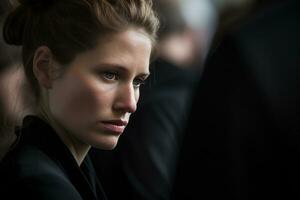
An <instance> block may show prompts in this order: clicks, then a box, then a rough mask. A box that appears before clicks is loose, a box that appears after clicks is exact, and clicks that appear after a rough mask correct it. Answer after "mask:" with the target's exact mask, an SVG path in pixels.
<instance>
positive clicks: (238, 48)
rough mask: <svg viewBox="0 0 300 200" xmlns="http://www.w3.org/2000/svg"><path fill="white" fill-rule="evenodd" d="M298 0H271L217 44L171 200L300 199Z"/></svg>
mask: <svg viewBox="0 0 300 200" xmlns="http://www.w3.org/2000/svg"><path fill="white" fill-rule="evenodd" d="M299 9H300V2H299V1H297V0H287V1H279V0H273V1H270V2H269V3H268V4H264V6H263V7H261V8H259V9H258V10H257V12H255V13H252V15H251V16H249V17H248V18H247V20H245V21H243V22H241V23H240V24H239V26H235V27H233V29H231V30H230V31H229V30H227V31H228V32H227V33H226V34H224V37H223V38H222V41H221V42H220V43H219V45H218V46H217V47H216V49H212V51H211V54H210V56H209V59H208V61H207V62H206V66H205V70H204V72H203V74H202V77H201V80H200V82H199V84H198V89H197V92H196V96H195V98H194V100H193V105H192V109H191V110H192V112H191V116H190V118H189V122H188V129H187V130H186V134H185V138H184V141H183V147H182V152H181V153H180V154H181V155H180V158H179V160H180V161H179V167H178V171H177V176H176V181H175V182H176V186H175V190H174V191H175V192H174V195H173V197H174V198H173V199H191V200H193V199H197V200H198V199H208V200H209V199H232V200H248V199H249V200H252V199H283V200H285V199H298V198H300V193H299V186H300V184H299V179H300V173H299V167H300V166H299V162H298V159H297V158H298V156H299V153H300V149H299V143H300V137H299V130H300V127H299V125H300V123H299V120H300V118H299V113H300V103H299V102H300V93H299V87H300V79H299V77H300V68H299V66H300V57H299V55H300V54H299V53H300V38H299V34H300V26H299V23H300V16H299V14H300V13H299Z"/></svg>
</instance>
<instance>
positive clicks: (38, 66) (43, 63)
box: [33, 46, 53, 89]
mask: <svg viewBox="0 0 300 200" xmlns="http://www.w3.org/2000/svg"><path fill="white" fill-rule="evenodd" d="M52 68H53V55H52V52H51V50H50V49H49V48H48V47H47V46H40V47H38V48H37V49H36V51H35V53H34V56H33V73H34V75H35V78H36V79H37V80H38V82H39V84H40V86H41V87H43V88H45V89H50V88H51V87H52V71H53V70H52Z"/></svg>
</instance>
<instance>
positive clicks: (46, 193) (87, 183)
mask: <svg viewBox="0 0 300 200" xmlns="http://www.w3.org/2000/svg"><path fill="white" fill-rule="evenodd" d="M0 170H1V171H0V176H1V177H0V186H1V187H0V191H1V192H0V194H1V199H5V198H6V199H21V198H22V199H39V200H59V199H69V200H71V199H72V200H82V199H86V200H92V199H95V200H96V199H101V200H102V199H106V197H105V194H104V191H103V189H102V186H101V184H100V182H99V181H98V180H97V178H96V176H95V171H94V168H93V166H92V163H91V161H90V159H89V157H88V156H87V157H86V159H85V160H84V161H83V163H82V164H81V167H80V168H79V166H78V164H77V163H76V161H75V159H74V157H73V156H72V154H71V152H70V151H69V149H68V148H67V147H66V146H65V145H64V143H62V141H61V140H60V139H59V137H58V136H57V134H56V133H55V132H54V130H53V129H52V128H51V127H50V126H49V125H48V124H47V123H45V122H44V121H43V120H41V119H39V118H38V117H34V116H27V117H26V118H25V119H24V124H23V128H22V130H21V137H20V139H19V142H18V144H17V146H16V148H15V149H14V150H13V151H11V152H10V153H8V155H6V157H5V158H4V159H3V161H2V162H1V169H0Z"/></svg>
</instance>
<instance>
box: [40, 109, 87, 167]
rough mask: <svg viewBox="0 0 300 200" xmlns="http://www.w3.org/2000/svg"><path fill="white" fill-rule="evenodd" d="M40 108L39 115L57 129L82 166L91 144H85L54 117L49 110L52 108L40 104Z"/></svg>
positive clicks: (57, 132)
mask: <svg viewBox="0 0 300 200" xmlns="http://www.w3.org/2000/svg"><path fill="white" fill-rule="evenodd" d="M40 108H41V109H40V112H39V114H38V116H39V117H40V118H42V119H43V120H44V121H46V122H47V123H48V124H49V125H50V126H51V127H52V128H53V129H54V130H55V132H56V134H57V135H58V137H59V138H60V139H61V140H62V142H63V143H64V144H65V145H66V146H67V147H68V149H69V150H70V152H71V154H72V155H73V157H74V158H75V160H76V162H77V164H78V166H80V165H81V163H82V162H83V160H84V158H85V157H86V155H87V153H88V151H89V149H90V145H88V144H85V143H83V142H81V141H80V140H79V139H78V138H76V137H74V136H73V134H72V133H70V131H68V130H67V129H65V128H64V127H63V126H62V125H61V124H60V123H59V122H58V121H57V120H55V119H54V117H52V115H51V114H50V113H51V112H49V111H50V110H49V109H47V107H45V106H40ZM47 111H48V112H47Z"/></svg>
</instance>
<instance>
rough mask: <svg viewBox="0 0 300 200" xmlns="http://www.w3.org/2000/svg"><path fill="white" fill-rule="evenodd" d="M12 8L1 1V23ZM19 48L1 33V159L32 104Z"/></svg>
mask: <svg viewBox="0 0 300 200" xmlns="http://www.w3.org/2000/svg"><path fill="white" fill-rule="evenodd" d="M9 9H11V6H10V5H9V2H8V1H5V0H4V1H1V3H0V27H1V30H2V28H3V20H4V19H5V17H6V14H7V12H8V11H9ZM20 57H21V56H20V49H19V48H17V47H11V46H9V45H7V44H5V42H4V40H3V37H2V34H1V36H0V160H1V159H2V157H3V156H4V155H5V153H6V152H7V151H8V150H9V149H10V147H11V146H12V145H13V143H14V142H15V139H16V135H15V133H14V132H15V127H16V126H20V125H21V120H22V117H23V116H24V115H25V114H26V113H28V111H29V110H30V107H31V103H32V102H31V98H30V97H29V96H28V94H30V88H29V87H27V84H26V80H25V76H24V71H23V69H22V65H21V58H20Z"/></svg>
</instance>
